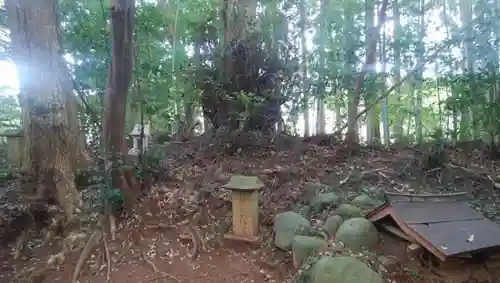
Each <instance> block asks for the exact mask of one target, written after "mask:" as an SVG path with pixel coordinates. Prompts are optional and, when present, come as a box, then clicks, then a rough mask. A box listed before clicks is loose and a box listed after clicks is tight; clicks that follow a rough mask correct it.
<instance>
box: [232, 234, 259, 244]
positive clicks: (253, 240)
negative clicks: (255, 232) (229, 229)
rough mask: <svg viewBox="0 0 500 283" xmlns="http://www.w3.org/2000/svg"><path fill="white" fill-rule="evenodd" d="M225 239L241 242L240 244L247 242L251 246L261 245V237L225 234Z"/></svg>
mask: <svg viewBox="0 0 500 283" xmlns="http://www.w3.org/2000/svg"><path fill="white" fill-rule="evenodd" d="M224 239H226V240H230V241H239V242H247V243H251V244H256V243H260V237H259V236H238V235H235V234H233V233H227V234H224Z"/></svg>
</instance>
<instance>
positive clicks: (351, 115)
mask: <svg viewBox="0 0 500 283" xmlns="http://www.w3.org/2000/svg"><path fill="white" fill-rule="evenodd" d="M388 3H389V0H383V2H382V6H381V8H380V13H379V22H378V25H377V27H374V28H373V29H372V32H371V33H370V35H369V36H368V37H367V41H368V44H369V46H368V49H367V50H368V51H369V52H366V60H365V64H364V65H363V69H362V70H361V72H360V73H359V75H358V78H357V79H356V90H355V92H354V97H353V101H352V102H351V103H350V105H349V110H348V118H347V119H348V124H349V126H348V129H347V136H346V141H347V142H348V143H356V142H357V141H358V136H357V131H356V124H357V123H356V121H357V116H358V111H357V108H358V104H359V100H360V98H361V91H362V84H363V82H364V79H365V73H366V72H367V71H368V69H369V68H372V67H374V66H375V60H376V59H377V57H376V55H377V42H378V38H379V34H380V29H381V28H382V26H383V25H384V23H385V17H386V11H387V6H388Z"/></svg>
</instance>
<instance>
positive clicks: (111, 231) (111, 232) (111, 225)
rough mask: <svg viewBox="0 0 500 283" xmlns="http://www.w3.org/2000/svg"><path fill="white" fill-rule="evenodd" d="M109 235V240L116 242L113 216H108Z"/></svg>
mask: <svg viewBox="0 0 500 283" xmlns="http://www.w3.org/2000/svg"><path fill="white" fill-rule="evenodd" d="M108 219H109V233H110V234H111V240H112V241H115V240H116V218H115V217H114V216H113V215H109V218H108Z"/></svg>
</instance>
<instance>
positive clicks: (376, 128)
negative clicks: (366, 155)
mask: <svg viewBox="0 0 500 283" xmlns="http://www.w3.org/2000/svg"><path fill="white" fill-rule="evenodd" d="M375 2H376V1H374V0H366V1H365V36H366V38H368V36H369V34H370V32H372V30H373V29H374V28H375V20H374V18H375V17H374V14H375V6H376V3H375ZM375 40H378V38H377V39H375ZM369 48H370V46H369V45H368V44H367V45H366V48H365V52H366V54H368V53H369V52H370V50H369ZM373 63H376V61H374V62H373ZM375 72H376V69H375V64H373V65H370V66H368V70H367V77H368V80H367V84H366V86H365V87H364V93H365V95H364V97H365V104H366V105H370V104H372V103H373V102H374V100H375V95H376V92H375V87H374V85H373V83H372V81H373V80H372V79H371V78H373V77H374V75H375ZM377 112H378V108H377V107H371V108H370V109H369V110H368V112H366V141H367V142H368V143H378V142H380V120H379V118H378V115H377V114H378V113H377ZM356 114H357V113H356Z"/></svg>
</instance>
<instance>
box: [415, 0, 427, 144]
mask: <svg viewBox="0 0 500 283" xmlns="http://www.w3.org/2000/svg"><path fill="white" fill-rule="evenodd" d="M419 10H420V17H419V25H420V28H419V31H418V42H417V48H416V53H417V56H418V60H419V61H420V62H423V60H424V56H425V44H424V37H425V0H420V4H419ZM423 73H424V71H423V69H422V68H421V69H419V71H418V72H416V74H415V77H416V78H415V84H416V85H415V89H416V91H417V98H416V101H415V131H416V138H417V142H418V143H421V142H422V141H423V138H424V137H423V129H422V128H423V127H422V96H423V86H424V76H423Z"/></svg>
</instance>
